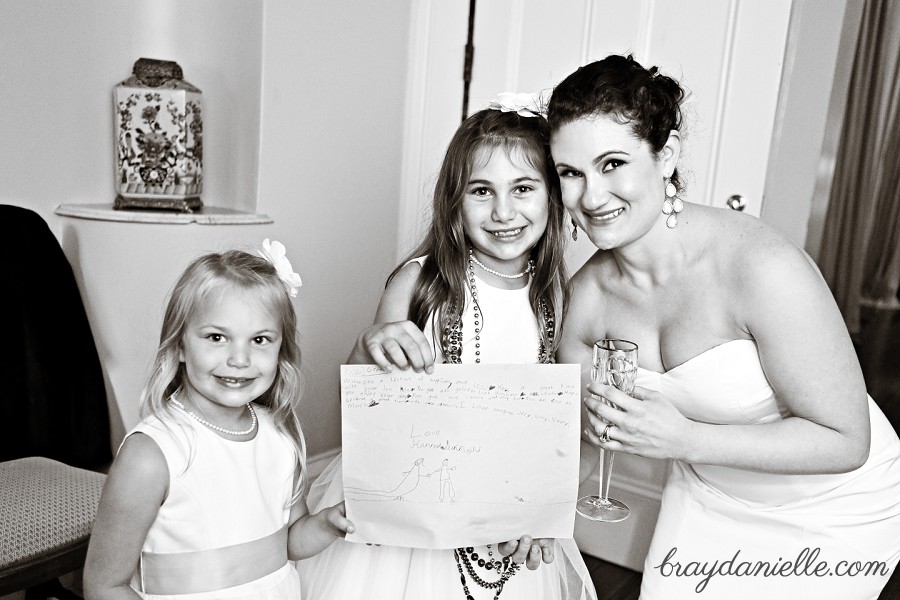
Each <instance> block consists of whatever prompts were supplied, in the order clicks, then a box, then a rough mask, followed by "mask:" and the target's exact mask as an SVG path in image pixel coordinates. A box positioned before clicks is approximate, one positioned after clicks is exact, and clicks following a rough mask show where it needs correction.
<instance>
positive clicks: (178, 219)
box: [54, 204, 274, 225]
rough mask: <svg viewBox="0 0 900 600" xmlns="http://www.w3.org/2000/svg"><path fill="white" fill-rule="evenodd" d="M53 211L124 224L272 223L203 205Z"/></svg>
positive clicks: (69, 206)
mask: <svg viewBox="0 0 900 600" xmlns="http://www.w3.org/2000/svg"><path fill="white" fill-rule="evenodd" d="M54 212H55V213H56V214H57V215H60V216H62V217H74V218H76V219H93V220H95V221H118V222H124V223H162V224H169V225H172V224H188V223H197V224H199V225H262V224H266V223H273V222H274V221H273V220H272V218H271V217H269V216H268V215H259V214H253V213H247V212H243V211H240V210H234V209H232V208H219V207H217V206H204V207H202V208H200V209H198V210H195V211H194V212H191V213H182V212H167V211H162V210H116V209H114V208H113V207H112V204H60V205H59V206H58V207H57V208H56V210H55V211H54Z"/></svg>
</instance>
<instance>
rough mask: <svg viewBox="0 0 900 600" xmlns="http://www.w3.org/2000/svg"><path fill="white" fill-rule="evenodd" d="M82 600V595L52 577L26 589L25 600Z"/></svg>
mask: <svg viewBox="0 0 900 600" xmlns="http://www.w3.org/2000/svg"><path fill="white" fill-rule="evenodd" d="M51 598H54V599H55V600H82V598H81V596H79V595H78V594H75V593H74V592H70V591H69V590H67V589H66V588H64V587H63V586H62V584H61V583H60V582H59V579H51V580H50V581H47V582H44V583H42V584H40V585H36V586H34V587H30V588H28V589H27V590H25V600H49V599H51Z"/></svg>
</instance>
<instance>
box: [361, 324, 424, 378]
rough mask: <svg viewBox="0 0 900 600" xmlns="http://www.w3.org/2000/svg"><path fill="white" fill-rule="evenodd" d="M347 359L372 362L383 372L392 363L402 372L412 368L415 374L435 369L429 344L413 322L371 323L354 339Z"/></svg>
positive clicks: (390, 368) (389, 367) (390, 366)
mask: <svg viewBox="0 0 900 600" xmlns="http://www.w3.org/2000/svg"><path fill="white" fill-rule="evenodd" d="M366 359H368V360H366ZM348 360H349V361H350V362H352V363H361V362H373V363H375V364H376V365H378V366H379V367H381V368H382V369H384V370H386V371H390V370H392V369H393V368H394V367H395V366H396V367H397V368H399V369H401V370H404V371H405V370H406V369H409V368H410V367H412V369H413V371H415V372H417V373H421V372H422V371H425V372H427V373H431V372H432V371H433V370H434V354H433V352H432V350H431V345H430V344H429V343H428V340H427V339H426V338H425V334H424V333H422V330H421V329H419V328H418V327H417V326H416V325H415V323H413V322H412V321H394V322H391V323H375V324H374V325H371V326H370V327H368V328H367V329H366V330H364V331H363V332H362V333H361V334H360V335H359V337H358V338H357V339H356V345H355V346H354V348H353V352H352V353H351V355H350V359H348Z"/></svg>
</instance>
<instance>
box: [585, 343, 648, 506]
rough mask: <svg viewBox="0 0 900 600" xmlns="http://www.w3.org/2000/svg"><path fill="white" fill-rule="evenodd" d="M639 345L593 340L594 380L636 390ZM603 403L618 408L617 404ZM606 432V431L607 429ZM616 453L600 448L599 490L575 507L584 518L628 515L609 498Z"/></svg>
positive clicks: (622, 504) (592, 378)
mask: <svg viewBox="0 0 900 600" xmlns="http://www.w3.org/2000/svg"><path fill="white" fill-rule="evenodd" d="M637 361H638V347H637V344H635V343H634V342H629V341H627V340H612V339H604V340H598V341H597V342H596V343H594V362H593V363H592V365H591V380H592V381H595V382H600V383H604V384H606V385H611V386H613V387H615V388H617V389H619V390H621V391H623V392H625V393H626V394H631V393H632V392H633V391H634V380H635V378H636V377H637V364H638V362H637ZM602 400H603V402H605V403H606V404H608V405H609V406H612V407H613V408H618V407H617V406H616V405H615V404H613V403H612V402H610V401H609V400H606V399H605V398H603V399H602ZM604 433H606V431H604ZM614 456H615V452H613V451H611V450H604V449H603V448H600V493H599V495H597V496H584V497H582V498H579V499H578V502H577V503H576V505H575V509H576V510H577V511H578V514H580V515H581V516H582V517H584V518H586V519H590V520H592V521H604V522H606V523H615V522H616V521H622V520H623V519H625V518H626V517H628V512H629V510H628V506H627V505H626V504H625V503H624V502H622V501H620V500H616V499H615V498H610V497H609V480H610V476H611V475H612V466H613V458H614Z"/></svg>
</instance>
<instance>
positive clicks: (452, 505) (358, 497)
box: [341, 365, 581, 548]
mask: <svg viewBox="0 0 900 600" xmlns="http://www.w3.org/2000/svg"><path fill="white" fill-rule="evenodd" d="M580 386H581V370H580V367H579V366H578V365H436V366H435V369H434V373H432V374H430V375H429V374H425V373H414V372H412V371H407V372H404V371H395V372H391V373H385V372H383V371H381V369H379V368H378V367H374V366H371V365H343V366H342V367H341V409H342V410H341V413H342V427H343V465H342V466H343V478H344V481H343V483H344V496H345V499H346V506H347V516H348V517H349V518H350V519H351V520H352V521H353V522H354V524H355V525H356V527H357V529H356V532H355V533H353V534H348V536H347V539H348V540H350V541H357V542H369V543H377V544H386V545H392V546H408V547H415V548H454V547H459V546H471V545H481V544H494V543H498V542H501V541H505V540H510V539H517V538H519V537H521V536H522V535H531V536H533V537H554V538H568V537H572V536H573V528H574V523H575V501H576V499H577V494H578V463H579V448H580V445H579V439H580V419H581V409H580Z"/></svg>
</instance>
